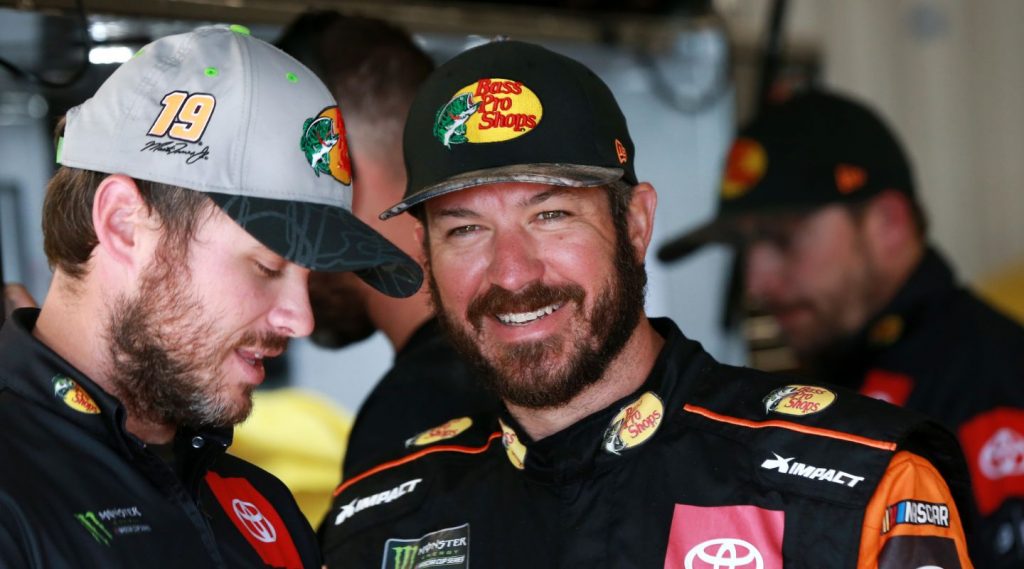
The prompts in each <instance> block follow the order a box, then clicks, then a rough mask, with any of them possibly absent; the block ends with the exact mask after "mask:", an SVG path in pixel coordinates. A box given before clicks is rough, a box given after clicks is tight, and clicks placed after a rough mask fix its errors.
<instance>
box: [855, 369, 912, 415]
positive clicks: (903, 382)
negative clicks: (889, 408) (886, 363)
mask: <svg viewBox="0 0 1024 569" xmlns="http://www.w3.org/2000/svg"><path fill="white" fill-rule="evenodd" d="M913 390H914V380H913V379H912V378H911V377H910V376H909V375H906V374H902V373H896V372H894V371H888V370H884V369H873V370H869V371H868V373H867V375H865V376H864V384H863V385H861V386H860V389H859V390H858V391H859V392H860V394H861V395H867V396H868V397H873V398H875V399H881V400H882V401H885V402H886V403H892V404H893V405H899V406H900V407H902V406H903V405H905V404H906V403H907V399H909V398H910V392H911V391H913Z"/></svg>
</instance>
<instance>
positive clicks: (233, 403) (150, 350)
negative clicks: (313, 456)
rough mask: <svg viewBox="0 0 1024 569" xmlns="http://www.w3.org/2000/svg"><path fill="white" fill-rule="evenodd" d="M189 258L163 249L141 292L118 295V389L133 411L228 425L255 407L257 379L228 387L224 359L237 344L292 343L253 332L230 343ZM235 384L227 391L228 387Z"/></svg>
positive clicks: (177, 421)
mask: <svg viewBox="0 0 1024 569" xmlns="http://www.w3.org/2000/svg"><path fill="white" fill-rule="evenodd" d="M185 267H186V264H185V263H184V262H178V261H176V260H170V259H168V258H167V255H166V254H165V255H157V256H156V257H155V258H154V261H153V263H152V264H151V265H150V267H149V268H147V270H146V272H145V274H144V275H143V279H142V282H141V283H140V287H139V292H138V293H137V294H136V295H134V296H132V297H127V296H122V297H121V298H119V299H118V300H117V302H116V303H115V305H114V308H113V310H112V312H111V316H110V319H109V321H108V323H107V332H106V335H107V340H108V346H109V351H110V362H111V367H112V370H111V373H110V374H109V375H110V378H111V381H112V383H113V386H114V395H115V396H116V397H117V398H118V399H119V400H120V401H121V403H122V404H123V405H124V406H125V409H126V410H127V411H128V414H129V416H131V417H134V418H135V419H137V420H141V421H146V422H150V423H154V424H160V425H169V426H174V427H190V428H200V427H209V426H213V427H225V426H230V425H235V424H237V423H240V422H242V421H243V420H245V419H246V417H248V416H249V413H250V412H251V411H252V391H253V389H254V386H251V385H246V386H244V387H243V388H242V397H241V399H238V398H237V397H235V394H234V393H232V392H231V391H228V390H232V389H235V388H234V387H233V386H227V388H225V386H222V385H221V383H222V381H221V374H222V373H223V372H222V370H221V365H222V363H223V362H224V361H225V358H226V357H228V355H229V353H230V352H231V351H233V350H234V348H236V347H239V346H254V345H255V346H265V347H267V348H268V351H269V349H271V348H276V349H284V346H285V345H286V344H287V341H288V340H287V338H284V337H280V336H274V335H271V334H258V333H255V332H247V333H245V334H243V336H242V337H241V338H240V339H239V340H238V341H236V342H231V343H229V338H228V337H227V334H226V333H220V332H219V331H218V330H217V328H216V325H215V324H216V317H215V316H211V315H209V314H206V313H205V311H204V307H203V305H202V303H201V302H200V301H199V299H198V298H197V297H196V295H195V294H194V293H193V292H192V291H191V287H190V285H191V279H190V275H189V274H188V270H187V269H185ZM226 389H227V390H226Z"/></svg>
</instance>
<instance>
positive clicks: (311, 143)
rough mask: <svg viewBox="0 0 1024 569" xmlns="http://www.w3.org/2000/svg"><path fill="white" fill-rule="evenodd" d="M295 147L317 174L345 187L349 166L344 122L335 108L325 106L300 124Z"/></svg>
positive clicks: (350, 176)
mask: <svg viewBox="0 0 1024 569" xmlns="http://www.w3.org/2000/svg"><path fill="white" fill-rule="evenodd" d="M299 148H301V149H302V152H303V153H304V154H305V155H306V162H309V166H310V167H311V168H312V169H313V173H315V174H316V175H317V176H318V177H319V176H320V174H324V175H326V176H330V177H332V178H334V179H335V180H338V181H339V182H341V183H342V184H345V185H346V186H347V185H349V184H351V183H352V165H351V162H350V161H349V156H348V144H347V143H346V142H345V123H344V121H343V120H342V118H341V111H340V110H338V107H327V108H326V109H324V110H322V111H320V114H318V115H317V116H316V117H314V118H309V119H306V122H305V123H303V125H302V138H301V139H300V140H299Z"/></svg>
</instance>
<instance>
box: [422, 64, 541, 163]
mask: <svg viewBox="0 0 1024 569" xmlns="http://www.w3.org/2000/svg"><path fill="white" fill-rule="evenodd" d="M543 115H544V107H543V105H541V102H540V99H539V98H537V95H536V94H534V92H533V91H531V90H530V88H529V87H527V86H526V85H523V84H522V83H521V82H519V81H512V80H510V79H496V78H495V79H480V80H479V81H476V82H474V83H470V84H469V85H466V86H465V87H463V88H462V89H459V90H458V91H456V92H455V94H454V95H452V98H451V99H450V100H449V101H448V102H447V103H445V104H444V106H442V107H441V108H440V109H438V110H437V114H436V115H435V116H434V138H436V139H437V140H438V141H440V142H441V144H443V145H444V146H445V148H451V147H452V145H453V144H464V143H467V142H468V143H471V144H480V143H486V142H504V141H506V140H512V139H513V138H518V137H520V136H523V135H524V134H526V133H528V132H530V131H531V130H533V129H534V128H536V127H537V125H538V124H540V120H541V117H542V116H543Z"/></svg>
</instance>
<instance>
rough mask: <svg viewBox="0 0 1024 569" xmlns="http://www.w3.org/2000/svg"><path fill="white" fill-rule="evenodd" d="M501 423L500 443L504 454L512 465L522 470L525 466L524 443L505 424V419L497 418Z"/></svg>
mask: <svg viewBox="0 0 1024 569" xmlns="http://www.w3.org/2000/svg"><path fill="white" fill-rule="evenodd" d="M498 423H499V424H501V445H502V446H503V447H505V454H507V455H508V461H509V462H511V463H512V466H514V467H516V468H518V469H519V470H522V469H523V468H524V467H525V466H526V445H524V444H523V443H522V442H521V441H520V440H519V435H517V434H516V432H515V431H513V430H512V427H509V426H508V425H506V424H505V421H502V420H501V419H498Z"/></svg>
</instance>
